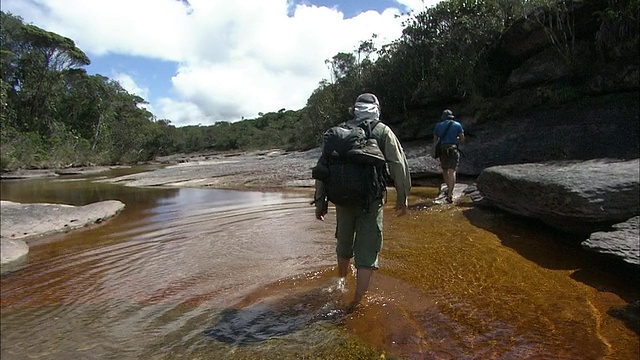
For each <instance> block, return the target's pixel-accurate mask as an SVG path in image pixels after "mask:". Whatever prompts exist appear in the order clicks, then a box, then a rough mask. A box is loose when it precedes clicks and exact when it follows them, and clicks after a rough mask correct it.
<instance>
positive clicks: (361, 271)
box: [353, 268, 373, 304]
mask: <svg viewBox="0 0 640 360" xmlns="http://www.w3.org/2000/svg"><path fill="white" fill-rule="evenodd" d="M371 274H373V269H369V268H358V273H357V275H356V278H357V281H356V295H355V297H354V299H353V302H354V303H356V304H357V303H359V302H360V300H362V297H363V296H364V294H365V293H366V292H367V290H368V289H369V282H370V281H371Z"/></svg>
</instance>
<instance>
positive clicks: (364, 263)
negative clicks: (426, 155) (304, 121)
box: [314, 93, 411, 308]
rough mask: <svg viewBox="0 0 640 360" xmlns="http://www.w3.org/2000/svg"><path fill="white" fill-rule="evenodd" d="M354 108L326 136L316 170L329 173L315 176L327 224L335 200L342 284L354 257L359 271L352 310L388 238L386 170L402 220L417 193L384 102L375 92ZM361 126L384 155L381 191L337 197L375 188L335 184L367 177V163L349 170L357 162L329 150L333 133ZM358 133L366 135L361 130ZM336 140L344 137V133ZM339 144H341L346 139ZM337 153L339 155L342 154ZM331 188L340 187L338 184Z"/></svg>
mask: <svg viewBox="0 0 640 360" xmlns="http://www.w3.org/2000/svg"><path fill="white" fill-rule="evenodd" d="M352 110H353V112H352V115H353V119H351V120H349V121H347V122H346V123H344V124H342V125H341V126H339V127H334V128H332V129H329V130H328V131H327V132H325V142H324V144H323V155H322V156H321V157H320V160H319V161H318V166H316V168H320V169H324V170H325V174H320V175H319V176H314V178H316V179H317V181H316V193H315V197H314V203H315V205H316V214H315V215H316V218H317V219H318V220H324V216H325V215H326V214H327V207H326V206H327V202H328V201H331V202H333V203H334V204H335V207H336V222H337V226H336V233H335V236H336V239H337V245H336V254H337V258H338V273H339V276H340V280H339V285H338V286H342V287H344V282H345V279H346V276H347V272H348V270H349V267H350V265H349V263H350V260H351V258H354V263H355V267H356V269H357V273H356V292H355V297H354V301H353V303H352V304H351V307H350V308H353V306H355V305H357V304H358V303H359V302H360V300H361V299H362V297H363V296H364V294H365V293H366V292H367V290H368V288H369V281H370V279H371V275H372V273H373V270H376V269H378V253H379V252H380V250H381V249H382V237H383V236H382V235H383V233H382V224H383V221H382V220H383V204H384V203H385V201H386V182H385V180H384V179H381V178H380V177H379V176H380V175H383V174H382V173H381V171H383V172H386V168H387V166H388V169H389V173H390V174H389V175H390V176H391V178H392V179H393V184H394V187H395V188H396V193H397V198H396V206H395V209H396V215H398V216H402V215H405V214H406V213H407V197H408V196H409V191H410V190H411V177H410V174H409V166H408V163H407V158H406V156H405V153H404V150H403V149H402V146H401V145H400V141H399V140H398V138H397V137H396V135H395V134H394V133H393V131H392V130H391V129H390V128H389V127H388V126H387V125H385V124H383V123H382V122H380V121H379V118H380V103H379V102H378V98H377V97H376V96H375V95H373V94H370V93H365V94H361V95H360V96H358V97H357V99H356V102H355V106H354V107H353V108H352ZM357 127H360V128H363V129H365V130H364V131H365V133H366V138H367V139H368V140H367V141H373V140H375V142H377V144H376V146H375V148H376V149H375V150H377V152H378V153H379V152H381V154H380V156H379V160H380V162H379V163H377V165H376V166H377V169H378V170H375V171H373V173H374V175H373V176H378V178H377V179H374V182H375V183H376V184H377V186H378V188H377V190H376V192H375V193H374V194H373V195H371V196H368V195H362V196H360V195H358V196H353V194H359V193H360V192H361V190H363V188H367V191H368V190H369V187H367V186H365V185H363V186H359V187H356V188H354V189H351V190H350V191H345V192H342V193H341V195H343V196H342V197H340V196H332V194H335V193H336V192H340V190H338V189H337V188H340V185H341V184H343V185H344V184H371V181H363V182H357V180H354V181H351V180H346V181H345V180H344V179H339V180H340V181H335V182H334V181H333V180H332V177H335V176H337V177H340V176H348V175H352V176H356V177H358V176H363V175H362V174H365V173H367V172H366V170H365V169H367V168H366V166H367V165H363V166H364V167H363V168H358V167H357V166H359V165H358V164H356V165H355V167H349V166H350V165H351V164H346V163H348V162H349V161H348V160H343V158H338V157H337V156H336V157H335V158H333V156H332V155H333V153H334V151H333V150H329V149H331V144H333V143H332V140H333V139H334V138H332V134H345V133H348V134H354V133H353V132H352V131H353V129H354V128H357ZM356 130H358V131H360V130H359V129H356ZM336 136H338V137H339V135H336ZM344 138H347V137H344ZM337 141H338V142H339V141H340V140H337ZM335 152H336V153H337V151H335ZM336 155H338V154H336ZM360 165H362V164H360ZM347 167H348V168H350V169H355V170H352V171H351V172H349V171H347V170H345V168H347ZM380 169H384V170H380ZM375 174H377V175H375ZM378 180H380V181H378ZM331 184H335V185H334V186H332V185H331ZM374 190H375V189H374ZM367 191H365V193H366V192H367ZM342 199H346V200H345V201H346V203H343V202H342V201H341V200H342ZM362 199H365V202H364V205H361V204H359V203H358V200H362ZM349 201H351V202H349ZM339 203H340V204H339Z"/></svg>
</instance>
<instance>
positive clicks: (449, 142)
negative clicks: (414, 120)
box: [433, 109, 464, 204]
mask: <svg viewBox="0 0 640 360" xmlns="http://www.w3.org/2000/svg"><path fill="white" fill-rule="evenodd" d="M454 119H455V116H453V111H451V110H449V109H447V110H445V111H443V112H442V116H441V117H440V122H439V123H437V124H436V126H435V128H434V130H433V142H434V143H435V144H436V145H435V152H434V157H435V158H438V159H440V167H441V168H442V177H443V180H444V182H445V184H446V185H447V202H448V203H450V204H451V203H452V202H453V188H454V187H455V185H456V171H457V170H458V165H459V163H460V149H458V143H459V142H462V141H464V129H463V128H462V124H460V123H459V122H457V121H455V120H454Z"/></svg>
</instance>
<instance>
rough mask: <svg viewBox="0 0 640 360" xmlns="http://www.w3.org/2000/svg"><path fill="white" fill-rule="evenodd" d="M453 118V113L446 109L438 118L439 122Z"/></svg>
mask: <svg viewBox="0 0 640 360" xmlns="http://www.w3.org/2000/svg"><path fill="white" fill-rule="evenodd" d="M454 118H455V116H453V111H451V110H449V109H447V110H445V111H443V112H442V116H441V117H440V120H453V119H454Z"/></svg>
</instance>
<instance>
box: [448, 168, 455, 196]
mask: <svg viewBox="0 0 640 360" xmlns="http://www.w3.org/2000/svg"><path fill="white" fill-rule="evenodd" d="M455 186H456V170H455V169H447V197H448V198H449V199H452V198H453V188H454V187H455Z"/></svg>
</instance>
